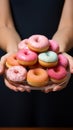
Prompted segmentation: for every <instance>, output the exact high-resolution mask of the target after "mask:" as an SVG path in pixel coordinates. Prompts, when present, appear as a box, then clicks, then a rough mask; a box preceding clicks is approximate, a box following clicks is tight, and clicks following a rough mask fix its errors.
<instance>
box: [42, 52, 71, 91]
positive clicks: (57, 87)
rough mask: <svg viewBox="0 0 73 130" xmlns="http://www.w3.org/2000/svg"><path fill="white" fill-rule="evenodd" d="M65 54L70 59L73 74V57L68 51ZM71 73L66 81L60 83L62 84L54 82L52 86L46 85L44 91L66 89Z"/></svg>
mask: <svg viewBox="0 0 73 130" xmlns="http://www.w3.org/2000/svg"><path fill="white" fill-rule="evenodd" d="M63 54H64V55H65V56H66V57H67V59H68V60H69V67H70V73H71V74H73V57H72V56H70V55H68V54H67V53H63ZM71 74H69V75H68V78H67V80H66V82H65V83H60V85H56V84H53V85H51V86H46V88H44V90H43V92H45V93H48V92H52V91H59V90H62V89H64V88H65V87H66V86H67V84H68V82H69V79H70V77H71Z"/></svg>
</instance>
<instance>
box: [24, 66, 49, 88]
mask: <svg viewBox="0 0 73 130" xmlns="http://www.w3.org/2000/svg"><path fill="white" fill-rule="evenodd" d="M48 82H49V76H48V73H47V71H46V70H44V69H42V68H34V69H30V70H29V71H28V73H27V83H28V84H29V85H31V86H32V87H42V86H45V85H47V84H48Z"/></svg>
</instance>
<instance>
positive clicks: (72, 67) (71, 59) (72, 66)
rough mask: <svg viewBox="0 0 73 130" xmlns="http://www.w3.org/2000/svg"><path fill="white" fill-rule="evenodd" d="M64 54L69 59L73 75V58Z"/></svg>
mask: <svg viewBox="0 0 73 130" xmlns="http://www.w3.org/2000/svg"><path fill="white" fill-rule="evenodd" d="M63 54H64V55H65V56H66V57H67V59H68V61H69V66H70V72H71V73H73V57H72V56H70V55H69V54H67V53H63Z"/></svg>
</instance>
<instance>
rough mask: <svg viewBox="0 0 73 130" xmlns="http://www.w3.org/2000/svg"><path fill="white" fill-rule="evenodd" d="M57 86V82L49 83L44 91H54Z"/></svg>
mask: <svg viewBox="0 0 73 130" xmlns="http://www.w3.org/2000/svg"><path fill="white" fill-rule="evenodd" d="M55 86H56V85H55V84H52V85H48V86H46V87H45V88H44V89H43V90H42V91H43V92H45V93H48V92H52V91H53V88H54V87H55Z"/></svg>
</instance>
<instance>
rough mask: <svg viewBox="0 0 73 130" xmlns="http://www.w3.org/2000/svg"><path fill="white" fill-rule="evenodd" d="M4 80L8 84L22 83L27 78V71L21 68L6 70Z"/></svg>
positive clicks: (15, 67)
mask: <svg viewBox="0 0 73 130" xmlns="http://www.w3.org/2000/svg"><path fill="white" fill-rule="evenodd" d="M5 75H6V78H7V80H8V81H10V82H14V83H22V82H24V81H25V79H26V76H27V70H26V69H25V68H24V67H23V66H20V65H19V66H13V67H10V68H9V69H7V70H6V73H5Z"/></svg>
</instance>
